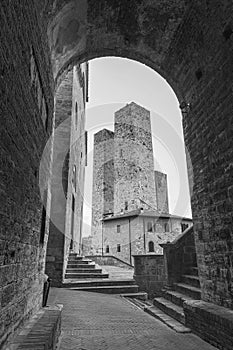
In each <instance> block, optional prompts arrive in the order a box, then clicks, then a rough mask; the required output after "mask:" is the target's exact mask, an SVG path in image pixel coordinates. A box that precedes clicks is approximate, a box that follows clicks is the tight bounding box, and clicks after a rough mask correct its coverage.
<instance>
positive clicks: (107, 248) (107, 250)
mask: <svg viewBox="0 0 233 350" xmlns="http://www.w3.org/2000/svg"><path fill="white" fill-rule="evenodd" d="M106 253H109V245H107V246H106Z"/></svg>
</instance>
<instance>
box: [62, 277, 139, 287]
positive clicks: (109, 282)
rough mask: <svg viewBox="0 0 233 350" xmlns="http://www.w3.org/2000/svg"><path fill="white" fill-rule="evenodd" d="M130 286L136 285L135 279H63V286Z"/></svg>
mask: <svg viewBox="0 0 233 350" xmlns="http://www.w3.org/2000/svg"><path fill="white" fill-rule="evenodd" d="M114 285H118V286H124V285H127V286H129V285H130V286H131V285H136V282H135V280H133V279H132V280H110V279H103V280H101V279H96V280H95V279H93V280H91V281H90V280H89V281H87V280H86V281H85V280H84V281H64V283H63V287H64V288H71V287H102V286H114Z"/></svg>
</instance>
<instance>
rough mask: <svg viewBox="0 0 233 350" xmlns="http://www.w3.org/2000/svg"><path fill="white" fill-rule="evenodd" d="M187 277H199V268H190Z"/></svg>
mask: <svg viewBox="0 0 233 350" xmlns="http://www.w3.org/2000/svg"><path fill="white" fill-rule="evenodd" d="M187 275H193V276H198V267H196V266H193V267H190V268H189V270H188V271H187Z"/></svg>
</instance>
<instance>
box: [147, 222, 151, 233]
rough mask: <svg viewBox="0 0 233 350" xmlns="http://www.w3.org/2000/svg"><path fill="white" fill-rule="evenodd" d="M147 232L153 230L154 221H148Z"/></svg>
mask: <svg viewBox="0 0 233 350" xmlns="http://www.w3.org/2000/svg"><path fill="white" fill-rule="evenodd" d="M147 232H152V222H151V221H149V222H148V223H147Z"/></svg>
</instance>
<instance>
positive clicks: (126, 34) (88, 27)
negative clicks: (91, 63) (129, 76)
mask: <svg viewBox="0 0 233 350" xmlns="http://www.w3.org/2000/svg"><path fill="white" fill-rule="evenodd" d="M60 6H61V4H57V11H56V9H55V10H54V13H53V17H52V18H51V19H50V23H49V26H48V39H49V46H50V50H51V57H52V66H53V73H54V79H55V81H56V85H59V83H60V81H61V80H62V79H63V77H64V76H65V75H66V73H67V71H69V70H70V69H72V67H73V66H74V65H75V64H78V63H82V62H84V61H88V60H91V59H94V58H98V57H106V56H116V57H122V58H129V59H132V60H136V61H138V62H140V63H143V64H145V65H147V66H149V67H150V68H152V69H154V70H155V71H157V72H158V73H159V74H160V75H162V76H163V77H164V78H165V79H166V80H167V81H168V83H169V84H170V85H171V86H172V88H173V89H174V91H175V93H176V94H177V96H178V99H179V100H181V99H182V89H181V88H180V87H179V86H178V82H177V79H176V78H174V77H173V76H172V74H171V72H168V71H167V69H166V60H167V57H168V55H169V48H170V45H171V43H172V41H173V38H174V36H175V35H176V32H177V30H178V28H179V25H180V23H181V22H182V19H183V17H184V15H185V8H186V7H185V3H184V1H179V2H178V1H176V2H174V1H169V0H166V1H163V2H158V1H141V0H137V1H135V0H130V1H127V2H125V0H120V1H117V2H115V1H103V0H101V1H93V0H89V1H81V0H78V1H69V2H66V4H65V5H63V7H60Z"/></svg>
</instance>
